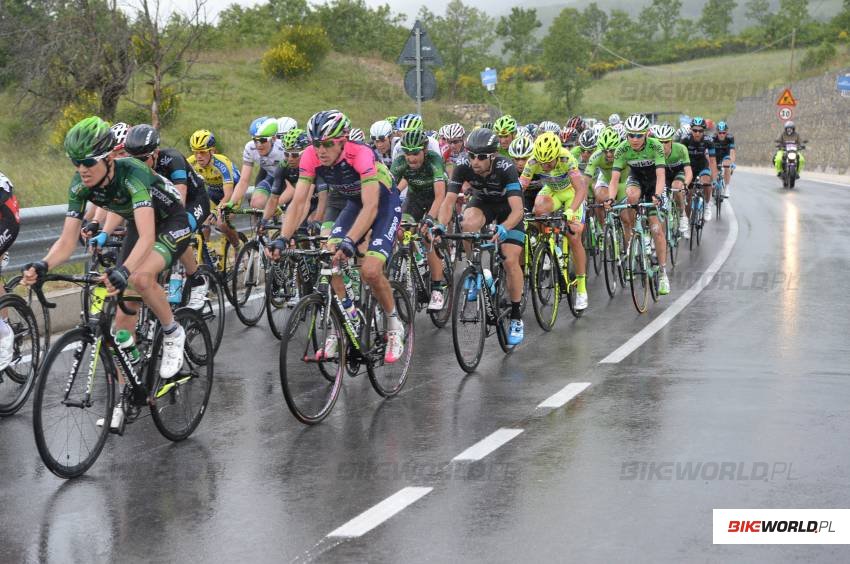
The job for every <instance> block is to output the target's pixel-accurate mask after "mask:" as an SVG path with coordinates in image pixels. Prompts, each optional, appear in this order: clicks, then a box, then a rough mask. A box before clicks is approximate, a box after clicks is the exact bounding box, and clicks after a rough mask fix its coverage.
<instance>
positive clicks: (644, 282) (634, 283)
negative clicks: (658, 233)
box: [629, 233, 650, 313]
mask: <svg viewBox="0 0 850 564" xmlns="http://www.w3.org/2000/svg"><path fill="white" fill-rule="evenodd" d="M643 253H644V246H643V236H642V235H641V234H640V233H635V234H634V235H633V236H632V241H631V244H630V245H629V271H630V272H631V280H630V281H629V284H630V285H631V289H632V302H634V304H635V309H637V310H638V313H644V312H645V311H646V306H647V303H648V301H649V283H650V282H649V274H648V273H647V271H646V266H647V265H646V262H647V261H646V256H644V254H643Z"/></svg>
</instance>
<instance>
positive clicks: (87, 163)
mask: <svg viewBox="0 0 850 564" xmlns="http://www.w3.org/2000/svg"><path fill="white" fill-rule="evenodd" d="M105 158H106V155H101V156H99V157H91V158H88V159H74V158H71V163H72V164H73V165H74V166H75V167H77V166H84V167H86V168H91V167H93V166H94V165H96V164H97V163H98V161H102V160H103V159H105Z"/></svg>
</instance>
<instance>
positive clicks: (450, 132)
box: [443, 123, 466, 139]
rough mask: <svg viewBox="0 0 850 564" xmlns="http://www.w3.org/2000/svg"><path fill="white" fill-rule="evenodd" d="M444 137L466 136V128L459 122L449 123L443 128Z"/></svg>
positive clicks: (460, 137) (461, 137)
mask: <svg viewBox="0 0 850 564" xmlns="http://www.w3.org/2000/svg"><path fill="white" fill-rule="evenodd" d="M443 129H444V130H445V131H444V133H445V135H446V139H463V138H464V137H466V130H465V129H464V128H463V126H462V125H461V124H459V123H450V124H448V125H446V126H445V127H444V128H443Z"/></svg>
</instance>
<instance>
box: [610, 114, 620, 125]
mask: <svg viewBox="0 0 850 564" xmlns="http://www.w3.org/2000/svg"><path fill="white" fill-rule="evenodd" d="M608 125H610V126H611V127H614V126H615V125H620V114H611V115H610V116H608Z"/></svg>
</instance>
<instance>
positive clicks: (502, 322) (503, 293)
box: [493, 266, 516, 354]
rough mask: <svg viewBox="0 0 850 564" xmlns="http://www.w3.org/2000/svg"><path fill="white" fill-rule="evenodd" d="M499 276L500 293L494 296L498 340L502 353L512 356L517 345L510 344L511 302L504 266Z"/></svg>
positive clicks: (497, 280) (500, 268)
mask: <svg viewBox="0 0 850 564" xmlns="http://www.w3.org/2000/svg"><path fill="white" fill-rule="evenodd" d="M497 276H498V277H497V279H496V287H497V288H498V292H497V293H496V295H495V296H493V300H494V303H495V305H496V339H497V340H498V341H499V346H500V347H502V352H504V353H505V354H511V353H512V352H513V351H514V349H515V348H516V345H511V344H509V343H508V333H509V332H510V326H511V318H510V312H511V300H510V298H509V297H508V277H507V274H506V273H505V267H504V266H499V269H498V275H497Z"/></svg>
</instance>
